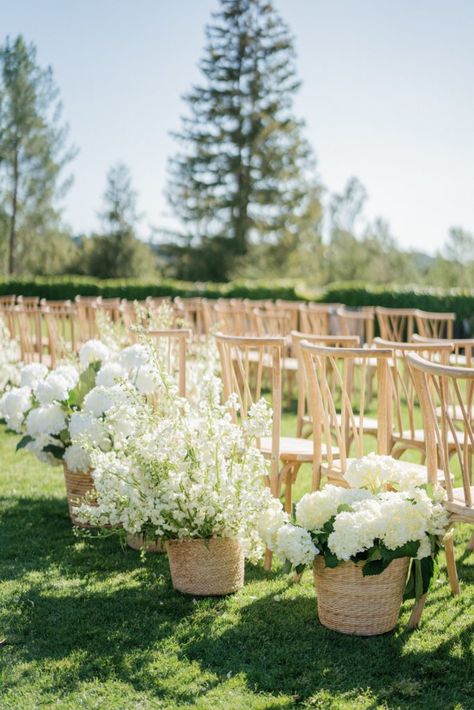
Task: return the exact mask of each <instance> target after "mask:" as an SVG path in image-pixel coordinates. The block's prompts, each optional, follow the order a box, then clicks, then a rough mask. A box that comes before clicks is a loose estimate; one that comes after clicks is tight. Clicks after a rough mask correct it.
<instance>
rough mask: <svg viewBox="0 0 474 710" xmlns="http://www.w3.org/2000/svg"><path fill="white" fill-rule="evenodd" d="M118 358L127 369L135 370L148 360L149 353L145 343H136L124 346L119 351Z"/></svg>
mask: <svg viewBox="0 0 474 710" xmlns="http://www.w3.org/2000/svg"><path fill="white" fill-rule="evenodd" d="M119 360H120V363H121V365H123V367H125V368H126V369H127V370H135V369H137V368H139V367H141V366H142V365H147V364H148V363H149V362H150V353H149V351H148V349H147V348H146V347H145V345H141V344H139V343H137V344H135V345H130V346H129V347H128V348H124V350H122V352H121V353H120V356H119Z"/></svg>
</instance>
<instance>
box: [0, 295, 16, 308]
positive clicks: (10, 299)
mask: <svg viewBox="0 0 474 710" xmlns="http://www.w3.org/2000/svg"><path fill="white" fill-rule="evenodd" d="M15 299H16V296H15V295H14V294H11V295H9V296H0V308H2V307H4V306H5V307H7V308H8V307H10V306H14V305H15Z"/></svg>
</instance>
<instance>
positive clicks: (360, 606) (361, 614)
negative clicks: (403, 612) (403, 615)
mask: <svg viewBox="0 0 474 710" xmlns="http://www.w3.org/2000/svg"><path fill="white" fill-rule="evenodd" d="M408 563H409V559H408V557H403V558H402V559H398V560H393V562H391V563H390V565H389V566H388V567H387V569H386V570H384V571H383V572H382V574H378V575H373V576H367V577H364V576H363V574H362V566H361V565H356V564H354V563H353V562H344V563H343V564H341V565H339V566H338V567H335V568H329V567H325V566H324V559H323V558H321V557H316V559H315V561H314V565H313V573H314V583H315V585H316V594H317V598H318V616H319V621H320V622H321V624H323V626H327V628H328V629H333V630H334V631H340V632H341V633H343V634H356V635H358V636H375V635H376V634H384V633H386V632H387V631H391V630H392V629H393V628H394V627H395V626H396V624H397V620H398V616H399V614H400V606H401V603H402V598H403V592H404V589H405V583H406V579H407V574H408Z"/></svg>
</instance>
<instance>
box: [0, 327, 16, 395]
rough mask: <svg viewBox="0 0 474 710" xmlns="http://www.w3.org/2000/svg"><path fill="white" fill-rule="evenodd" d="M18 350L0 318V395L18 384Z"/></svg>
mask: <svg viewBox="0 0 474 710" xmlns="http://www.w3.org/2000/svg"><path fill="white" fill-rule="evenodd" d="M19 361H20V348H19V347H18V343H17V342H16V341H15V340H13V339H12V338H11V337H10V331H9V330H8V328H7V326H6V324H5V322H4V321H3V319H2V318H0V394H3V393H4V392H6V391H7V390H9V389H10V388H11V387H17V386H18V385H19V384H20V370H19Z"/></svg>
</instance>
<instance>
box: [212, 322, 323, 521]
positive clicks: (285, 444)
mask: <svg viewBox="0 0 474 710" xmlns="http://www.w3.org/2000/svg"><path fill="white" fill-rule="evenodd" d="M216 342H217V347H218V350H219V355H220V359H221V368H222V379H223V383H224V399H225V400H227V399H228V398H229V397H230V395H231V394H233V393H235V394H237V397H238V400H239V403H240V410H239V413H238V414H237V413H236V412H235V411H233V412H232V416H233V417H234V420H235V421H238V418H244V419H245V418H246V417H247V415H248V411H249V408H250V406H251V405H252V403H254V402H257V401H258V400H259V399H260V398H261V397H262V396H263V394H264V387H263V386H264V370H266V369H267V372H269V378H268V379H269V380H270V381H269V382H268V390H269V391H268V393H267V392H265V395H267V394H268V397H269V399H270V403H271V406H272V409H273V420H272V421H273V423H272V434H271V436H267V437H262V438H261V439H260V440H259V442H258V446H259V448H260V450H261V452H262V453H263V455H264V456H265V458H267V459H269V460H270V476H269V478H268V480H267V483H268V485H269V486H270V489H271V492H272V494H273V495H274V496H275V497H277V498H278V497H279V496H280V493H281V489H282V485H283V484H284V486H285V510H286V511H287V512H291V509H292V485H293V483H294V482H295V480H296V476H297V473H298V471H299V469H300V467H301V465H302V464H303V463H310V462H311V461H312V460H313V444H312V442H311V441H308V440H307V439H302V438H300V437H286V436H285V437H282V436H281V409H282V367H281V363H282V358H283V353H284V348H285V340H284V338H280V337H277V336H268V337H264V338H260V337H234V336H229V335H223V334H220V333H218V334H217V335H216ZM267 381H268V380H267V379H266V380H265V382H267Z"/></svg>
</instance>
